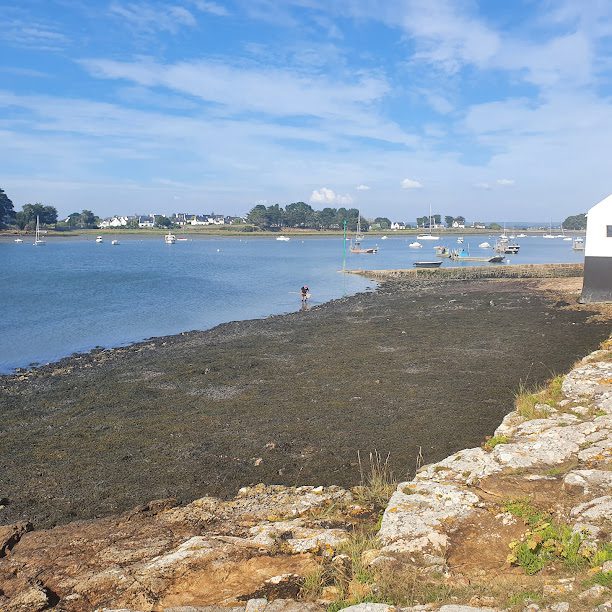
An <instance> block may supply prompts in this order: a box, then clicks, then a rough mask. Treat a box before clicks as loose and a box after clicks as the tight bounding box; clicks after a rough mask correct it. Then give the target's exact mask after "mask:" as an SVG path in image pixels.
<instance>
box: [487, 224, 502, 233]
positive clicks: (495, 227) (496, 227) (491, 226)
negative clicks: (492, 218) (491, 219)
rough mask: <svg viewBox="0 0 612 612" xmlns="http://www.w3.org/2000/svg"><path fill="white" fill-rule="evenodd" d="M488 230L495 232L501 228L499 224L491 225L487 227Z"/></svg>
mask: <svg viewBox="0 0 612 612" xmlns="http://www.w3.org/2000/svg"><path fill="white" fill-rule="evenodd" d="M489 229H492V230H495V231H496V232H497V231H499V230H500V229H502V226H501V225H500V224H499V223H491V224H490V225H489Z"/></svg>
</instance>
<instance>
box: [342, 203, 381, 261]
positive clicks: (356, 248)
mask: <svg viewBox="0 0 612 612" xmlns="http://www.w3.org/2000/svg"><path fill="white" fill-rule="evenodd" d="M362 240H363V236H362V235H361V213H357V233H356V234H355V238H354V240H353V241H352V242H351V246H350V248H349V250H350V252H351V253H356V254H362V255H373V254H374V253H378V247H377V246H376V247H362V246H361V241H362Z"/></svg>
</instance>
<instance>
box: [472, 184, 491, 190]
mask: <svg viewBox="0 0 612 612" xmlns="http://www.w3.org/2000/svg"><path fill="white" fill-rule="evenodd" d="M474 187H477V188H478V189H487V190H489V189H491V185H490V184H489V183H485V182H480V183H474Z"/></svg>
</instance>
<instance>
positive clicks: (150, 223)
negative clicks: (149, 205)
mask: <svg viewBox="0 0 612 612" xmlns="http://www.w3.org/2000/svg"><path fill="white" fill-rule="evenodd" d="M154 226H155V216H154V215H140V216H139V217H138V227H154Z"/></svg>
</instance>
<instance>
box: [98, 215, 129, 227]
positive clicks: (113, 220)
mask: <svg viewBox="0 0 612 612" xmlns="http://www.w3.org/2000/svg"><path fill="white" fill-rule="evenodd" d="M128 221H129V219H128V217H110V218H108V219H104V220H103V221H101V222H100V227H101V228H108V227H125V226H126V225H127V224H128Z"/></svg>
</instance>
